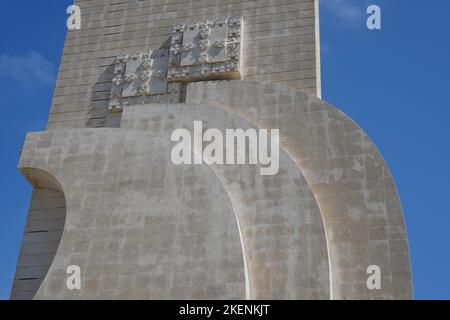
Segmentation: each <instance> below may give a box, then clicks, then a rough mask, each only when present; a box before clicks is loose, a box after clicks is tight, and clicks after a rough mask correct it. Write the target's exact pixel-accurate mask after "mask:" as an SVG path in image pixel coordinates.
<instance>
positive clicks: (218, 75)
mask: <svg viewBox="0 0 450 320" xmlns="http://www.w3.org/2000/svg"><path fill="white" fill-rule="evenodd" d="M242 26H243V22H242V18H227V19H218V20H215V21H213V22H210V21H207V22H202V23H189V24H180V25H176V26H174V27H173V29H172V38H171V44H170V52H169V66H168V72H167V79H168V81H195V80H220V79H240V71H241V66H240V64H241V42H242V39H241V34H242Z"/></svg>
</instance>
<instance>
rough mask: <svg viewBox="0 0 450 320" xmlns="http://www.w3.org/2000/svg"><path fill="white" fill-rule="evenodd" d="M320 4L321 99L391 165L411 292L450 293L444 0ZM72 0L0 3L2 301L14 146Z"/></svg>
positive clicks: (15, 249)
mask: <svg viewBox="0 0 450 320" xmlns="http://www.w3.org/2000/svg"><path fill="white" fill-rule="evenodd" d="M320 1H321V45H322V53H321V56H322V90H323V98H324V100H327V101H329V102H331V103H332V104H334V105H335V106H337V107H338V108H340V109H341V110H343V111H344V112H345V113H347V114H348V115H349V116H351V117H352V118H353V119H354V120H355V121H356V122H357V123H358V124H359V125H360V126H361V127H362V128H363V129H364V130H365V131H366V132H367V133H368V134H369V136H370V137H371V138H372V140H373V141H374V142H375V144H376V145H377V147H378V148H379V150H380V151H381V153H382V154H383V156H384V158H385V160H386V161H387V163H388V165H389V166H390V168H391V170H392V173H393V175H394V178H395V180H396V183H397V187H398V189H399V193H400V197H401V200H402V203H403V208H404V211H405V219H406V224H407V229H408V237H409V244H410V251H411V262H412V271H413V281H414V292H415V297H416V298H417V299H450V248H449V247H450V212H449V199H450V194H449V191H450V188H449V186H448V183H449V182H450V166H449V161H448V159H449V156H450V143H449V141H448V139H449V138H450V133H449V125H448V119H449V118H450V95H449V94H448V92H449V91H450V90H449V88H448V87H449V85H450V40H449V39H450V38H449V36H448V33H449V31H450V22H449V21H448V13H449V12H450V1H448V0H433V1H428V2H426V3H425V2H420V3H418V2H417V1H407V0H370V1H366V0H320ZM70 3H71V1H70V0H40V1H27V4H26V6H25V5H24V4H23V2H20V1H13V0H3V1H2V2H1V3H0V39H1V42H0V76H1V78H2V81H1V82H0V108H1V110H2V125H1V126H0V132H1V134H0V150H1V157H0V167H1V168H2V169H3V172H2V179H1V180H0V299H7V298H8V297H9V292H10V289H11V283H12V279H13V276H14V270H15V265H16V262H17V257H18V253H19V247H20V241H21V238H22V232H23V228H24V224H25V219H26V215H27V210H28V204H29V199H30V196H31V188H30V186H29V185H28V183H27V182H26V181H25V179H24V178H23V177H22V176H21V175H20V173H19V172H18V171H17V170H16V165H17V161H18V159H19V152H20V148H21V146H22V143H23V140H24V137H25V134H26V132H29V131H38V130H43V129H44V128H45V124H46V121H47V114H48V111H49V108H50V102H51V97H52V93H53V85H54V80H55V78H56V72H57V67H58V65H59V60H60V56H61V52H62V48H63V45H64V37H65V32H66V30H65V21H66V18H67V15H66V8H67V6H68V5H69V4H70ZM369 4H377V5H379V6H380V7H381V10H382V29H381V30H379V31H369V30H368V29H367V28H366V26H365V20H366V17H367V15H366V13H365V11H366V8H367V7H368V5H369ZM426 5H428V8H427V7H426Z"/></svg>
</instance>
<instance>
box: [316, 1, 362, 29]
mask: <svg viewBox="0 0 450 320" xmlns="http://www.w3.org/2000/svg"><path fill="white" fill-rule="evenodd" d="M366 2H367V1H361V0H320V3H321V5H322V8H323V9H324V10H325V11H326V13H327V14H329V15H330V16H333V17H335V18H336V19H338V20H339V21H340V22H342V23H345V24H350V25H356V24H358V23H359V22H360V21H363V20H362V19H363V18H364V15H365V13H366V10H365V8H364V3H366Z"/></svg>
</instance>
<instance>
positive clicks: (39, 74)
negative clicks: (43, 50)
mask: <svg viewBox="0 0 450 320" xmlns="http://www.w3.org/2000/svg"><path fill="white" fill-rule="evenodd" d="M0 76H1V77H2V78H3V79H4V81H8V80H15V81H17V82H19V83H20V84H23V85H29V84H33V85H34V84H44V85H51V84H53V83H54V81H55V66H54V65H53V63H51V62H50V61H48V60H47V59H45V58H44V57H43V56H42V55H41V54H40V53H38V52H34V51H31V52H29V53H27V54H26V55H22V56H21V55H7V54H0Z"/></svg>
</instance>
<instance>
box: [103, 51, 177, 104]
mask: <svg viewBox="0 0 450 320" xmlns="http://www.w3.org/2000/svg"><path fill="white" fill-rule="evenodd" d="M168 59H169V50H168V49H158V50H151V51H148V52H136V53H134V54H122V55H119V56H117V57H116V59H115V61H114V71H113V72H114V74H113V79H112V86H111V95H110V103H109V107H108V110H109V111H110V112H121V111H122V107H123V106H124V105H134V104H143V103H153V102H172V103H175V102H179V100H180V91H181V90H180V89H181V84H180V83H176V82H173V83H168V82H167V65H168Z"/></svg>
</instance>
